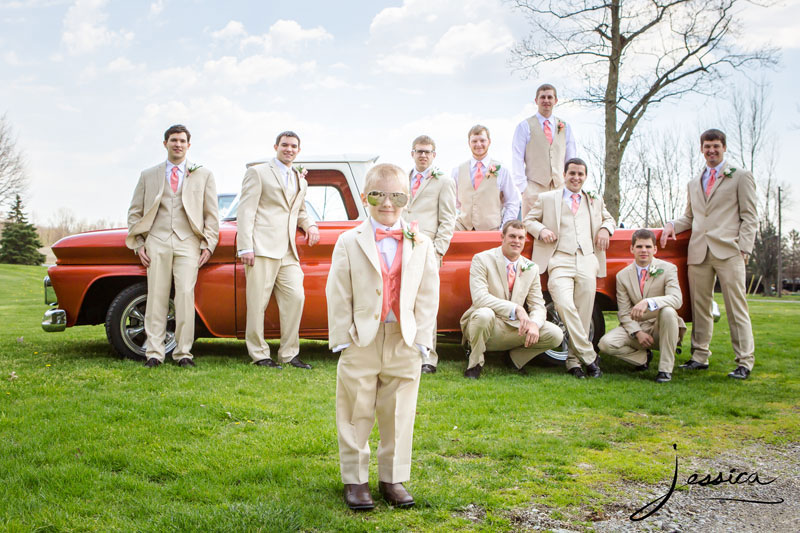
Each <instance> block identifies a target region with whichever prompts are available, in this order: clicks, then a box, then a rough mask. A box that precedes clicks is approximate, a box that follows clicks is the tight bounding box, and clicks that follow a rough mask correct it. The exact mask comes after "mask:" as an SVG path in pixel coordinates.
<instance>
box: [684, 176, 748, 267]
mask: <svg viewBox="0 0 800 533" xmlns="http://www.w3.org/2000/svg"><path fill="white" fill-rule="evenodd" d="M732 169H733V167H731V166H730V165H729V164H728V163H727V162H725V163H724V164H723V166H722V171H721V172H720V175H719V176H718V177H717V180H716V182H715V183H714V186H713V187H712V189H711V194H710V195H709V196H708V198H706V195H705V192H704V191H703V185H702V183H701V180H702V177H703V173H704V172H705V169H704V170H703V172H701V173H700V175H699V176H698V177H697V178H695V179H693V180H692V181H690V182H689V185H688V186H687V196H688V197H687V200H686V211H685V212H684V214H683V216H681V217H680V218H678V219H676V220H675V221H674V222H673V224H674V227H675V233H680V232H682V231H686V230H687V229H689V228H691V229H692V237H691V238H690V239H689V254H688V260H687V263H688V264H690V265H699V264H700V263H702V262H703V259H705V257H706V251H707V250H710V251H711V253H712V254H714V257H716V258H718V259H727V258H729V257H733V256H735V255H737V254H739V253H741V252H745V253H747V254H750V253H752V252H753V242H754V241H755V236H756V228H757V227H758V215H757V213H756V182H755V180H754V179H753V174H751V173H750V172H749V171H747V170H741V169H735V170H732ZM731 170H732V171H731ZM726 172H731V174H730V176H726V175H725V173H726Z"/></svg>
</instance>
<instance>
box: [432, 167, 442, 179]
mask: <svg viewBox="0 0 800 533" xmlns="http://www.w3.org/2000/svg"><path fill="white" fill-rule="evenodd" d="M442 176H444V172H442V171H441V170H439V169H438V168H434V169H433V170H431V175H430V177H431V178H437V179H438V178H441V177H442Z"/></svg>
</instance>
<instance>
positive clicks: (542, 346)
mask: <svg viewBox="0 0 800 533" xmlns="http://www.w3.org/2000/svg"><path fill="white" fill-rule="evenodd" d="M465 334H466V337H467V340H468V341H469V345H470V348H471V349H472V351H471V352H470V354H469V362H468V363H467V368H472V367H474V366H475V365H481V366H483V365H484V362H485V359H484V353H485V352H486V351H490V352H494V351H505V350H509V353H510V355H511V361H512V362H513V363H514V365H515V366H516V367H517V368H522V367H523V366H525V364H526V363H527V362H528V361H530V360H531V359H533V358H534V357H536V356H537V355H539V354H540V353H542V352H544V351H546V350H549V349H551V348H555V347H556V346H559V345H560V344H561V342H562V341H563V340H564V334H563V333H562V332H561V329H560V328H559V327H558V326H556V325H555V324H551V323H550V322H545V323H544V324H542V327H541V328H539V341H538V342H537V343H536V344H532V345H530V346H528V347H527V348H526V347H525V337H523V336H521V335H520V334H519V330H518V328H515V327H512V326H510V325H509V324H508V323H507V322H506V321H504V320H501V319H500V318H498V317H497V315H496V314H495V312H494V311H493V310H492V309H490V308H488V307H481V308H479V309H476V310H475V311H474V312H473V313H472V315H470V317H469V322H467V328H466V331H465Z"/></svg>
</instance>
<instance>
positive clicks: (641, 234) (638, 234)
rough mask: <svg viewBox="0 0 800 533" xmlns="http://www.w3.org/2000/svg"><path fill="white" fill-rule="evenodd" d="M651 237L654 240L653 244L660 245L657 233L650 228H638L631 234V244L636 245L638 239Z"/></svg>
mask: <svg viewBox="0 0 800 533" xmlns="http://www.w3.org/2000/svg"><path fill="white" fill-rule="evenodd" d="M646 239H650V240H651V241H653V246H658V242H657V241H656V234H655V233H653V232H652V231H650V230H649V229H637V230H636V231H634V232H633V235H631V246H636V241H640V240H642V241H643V240H646Z"/></svg>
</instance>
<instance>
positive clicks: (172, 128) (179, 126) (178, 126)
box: [164, 124, 192, 141]
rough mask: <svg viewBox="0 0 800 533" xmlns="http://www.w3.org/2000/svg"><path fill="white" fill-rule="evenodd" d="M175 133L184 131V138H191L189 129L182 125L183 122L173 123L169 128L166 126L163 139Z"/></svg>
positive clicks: (189, 139)
mask: <svg viewBox="0 0 800 533" xmlns="http://www.w3.org/2000/svg"><path fill="white" fill-rule="evenodd" d="M175 133H185V134H186V140H187V141H191V140H192V134H191V133H189V129H188V128H187V127H186V126H184V125H183V124H175V125H174V126H170V127H169V128H167V131H165V132H164V141H168V140H169V136H170V135H172V134H175Z"/></svg>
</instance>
